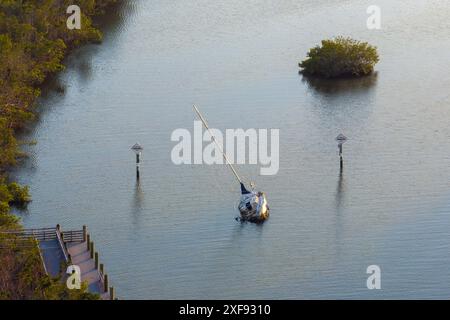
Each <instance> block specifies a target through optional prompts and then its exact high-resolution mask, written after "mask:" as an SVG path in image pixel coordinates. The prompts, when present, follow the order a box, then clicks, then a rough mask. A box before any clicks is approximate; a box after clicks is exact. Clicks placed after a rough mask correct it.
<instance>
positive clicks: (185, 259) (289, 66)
mask: <svg viewBox="0 0 450 320" xmlns="http://www.w3.org/2000/svg"><path fill="white" fill-rule="evenodd" d="M370 4H372V1H342V0H339V1H338V0H333V1H329V0H328V1H317V0H310V1H299V0H281V1H263V0H252V1H244V0H231V1H207V0H196V1H191V0H189V1H175V0H164V1H156V0H155V1H144V0H134V1H128V2H126V3H125V5H123V6H120V7H118V8H117V10H116V12H115V13H114V14H112V15H110V16H109V17H106V18H105V19H103V20H105V21H103V24H104V27H103V29H104V32H105V39H104V42H103V44H101V45H99V46H98V45H90V46H86V47H84V48H82V49H81V50H78V51H76V52H75V53H73V54H72V55H71V56H70V57H69V58H68V60H67V65H68V67H67V69H66V71H64V72H63V73H61V74H60V76H59V78H58V82H59V83H60V84H62V85H63V86H64V87H65V93H64V94H58V93H54V91H51V90H47V91H46V92H47V94H46V96H45V97H44V98H43V99H42V100H41V101H40V104H41V116H40V120H39V121H38V123H37V124H36V126H35V127H34V128H33V129H32V132H31V133H30V134H29V136H28V137H27V138H28V139H36V140H37V142H38V143H37V145H35V146H31V147H28V148H27V151H28V152H29V153H30V158H29V160H28V161H27V162H26V163H25V164H24V166H23V168H22V169H21V170H19V171H18V172H17V176H18V179H19V180H20V182H22V183H25V184H28V185H30V188H31V192H32V195H33V199H34V201H33V202H32V203H31V205H30V206H29V209H28V211H27V212H24V213H20V215H21V216H22V217H23V220H24V222H25V225H26V227H46V226H54V225H56V224H57V223H59V224H61V225H62V226H63V228H65V229H79V228H81V226H82V225H84V224H85V225H88V227H89V229H90V231H91V233H92V235H93V238H94V240H95V243H96V246H97V248H98V250H99V251H100V257H101V260H102V261H103V262H104V263H105V265H106V269H107V272H108V273H109V275H110V278H111V281H112V284H113V285H114V286H115V287H116V289H117V293H118V295H119V297H121V298H128V299H131V298H139V299H144V298H150V299H156V298H159V299H166V298H175V299H179V298H195V299H196V298H238V299H240V298H244V299H247V298H276V299H278V298H280V299H281V298H283V299H284V298H288V299H291V298H400V297H406V298H448V297H449V296H450V268H449V266H450V182H449V176H450V120H449V119H450V94H449V88H450V75H449V70H450V55H449V52H450V5H449V3H448V1H446V0H444V1H437V0H435V1H425V0H423V1H422V0H414V1H387V0H385V1H378V4H379V5H380V6H381V8H382V30H372V31H371V30H368V29H367V28H366V19H367V16H368V15H367V14H366V9H367V6H368V5H370ZM336 35H348V36H352V37H355V38H358V39H361V40H366V41H369V42H370V43H372V44H374V45H376V46H378V48H379V53H380V56H381V61H380V63H379V64H378V65H377V68H376V69H377V75H376V76H373V77H370V78H365V79H362V80H353V81H350V80H345V81H339V82H334V83H331V84H330V83H323V82H317V81H315V82H310V81H306V80H304V79H302V77H301V76H299V75H298V73H297V72H298V67H297V63H298V61H299V60H300V59H302V58H303V57H304V56H305V54H306V52H307V50H308V49H309V48H310V47H312V46H314V45H316V44H318V43H319V42H320V40H321V39H324V38H328V37H332V36H336ZM193 103H196V104H198V105H199V107H200V108H201V110H202V111H203V112H204V114H205V115H206V117H207V119H208V120H209V123H210V124H211V125H212V126H213V127H216V128H219V129H222V130H224V129H226V128H252V127H256V128H279V129H280V171H279V173H278V174H277V175H275V176H260V175H259V167H258V166H255V165H248V166H239V168H238V169H239V171H240V172H241V173H242V175H243V176H245V177H246V179H250V180H254V181H256V183H257V186H258V187H259V188H260V189H263V190H264V191H266V193H267V195H268V198H269V201H270V205H271V209H272V215H271V218H270V220H269V221H268V222H267V223H265V224H264V225H253V224H240V223H238V222H236V221H235V220H234V218H235V217H236V216H237V214H238V212H237V210H236V203H237V200H238V197H239V189H238V187H239V186H238V185H237V184H236V182H235V180H234V179H233V176H232V175H231V173H230V171H229V170H228V168H226V167H224V166H187V165H185V166H175V165H173V164H172V162H171V160H170V151H171V149H172V147H173V146H174V144H175V143H173V142H171V141H170V135H171V133H172V131H173V130H174V129H176V128H187V129H190V130H192V128H193V120H194V119H195V118H194V115H193V112H192V108H191V106H192V104H193ZM340 132H343V133H344V134H345V135H346V136H348V137H349V141H348V142H347V143H346V144H345V146H344V158H345V166H344V170H343V172H342V173H340V172H339V160H338V155H337V146H336V142H335V141H334V137H335V136H336V135H337V134H338V133H340ZM136 141H139V142H140V143H141V144H142V145H143V146H144V148H145V150H144V153H143V162H142V167H141V184H140V186H136V179H135V167H134V155H133V153H132V152H131V150H130V149H129V148H130V146H132V145H133V144H134V143H135V142H136ZM371 264H377V265H379V266H380V267H381V270H382V290H379V291H377V290H368V289H367V288H366V279H367V274H366V268H367V266H369V265H371Z"/></svg>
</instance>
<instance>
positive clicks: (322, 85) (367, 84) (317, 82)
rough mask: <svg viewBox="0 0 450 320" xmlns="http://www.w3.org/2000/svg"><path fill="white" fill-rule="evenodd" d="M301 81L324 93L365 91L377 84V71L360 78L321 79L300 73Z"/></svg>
mask: <svg viewBox="0 0 450 320" xmlns="http://www.w3.org/2000/svg"><path fill="white" fill-rule="evenodd" d="M300 75H301V76H302V82H306V83H307V85H308V87H309V88H311V89H313V90H315V91H317V92H320V93H325V94H340V93H346V92H348V91H352V92H355V91H367V90H369V89H371V88H372V87H374V86H375V85H376V84H377V80H378V72H374V73H373V74H371V75H368V76H364V77H360V78H339V79H323V78H319V77H313V76H306V75H303V74H301V73H300Z"/></svg>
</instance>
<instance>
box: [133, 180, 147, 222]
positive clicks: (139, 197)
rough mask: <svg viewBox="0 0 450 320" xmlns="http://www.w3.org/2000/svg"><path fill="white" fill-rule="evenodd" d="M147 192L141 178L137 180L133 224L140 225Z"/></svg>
mask: <svg viewBox="0 0 450 320" xmlns="http://www.w3.org/2000/svg"><path fill="white" fill-rule="evenodd" d="M144 202H145V194H144V191H143V190H142V186H141V183H140V181H139V180H136V184H135V187H134V195H133V200H132V204H131V215H132V217H133V224H134V225H138V224H139V220H140V217H141V216H142V212H143V210H144Z"/></svg>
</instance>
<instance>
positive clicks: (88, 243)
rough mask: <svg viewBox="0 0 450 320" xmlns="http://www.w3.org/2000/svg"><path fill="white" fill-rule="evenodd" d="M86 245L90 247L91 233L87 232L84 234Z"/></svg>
mask: <svg viewBox="0 0 450 320" xmlns="http://www.w3.org/2000/svg"><path fill="white" fill-rule="evenodd" d="M86 245H87V249H88V250H89V249H90V245H91V235H90V234H89V233H88V234H87V235H86Z"/></svg>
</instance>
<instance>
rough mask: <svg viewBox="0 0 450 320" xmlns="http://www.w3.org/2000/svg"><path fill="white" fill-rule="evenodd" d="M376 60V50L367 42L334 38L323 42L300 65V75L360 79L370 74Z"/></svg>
mask: <svg viewBox="0 0 450 320" xmlns="http://www.w3.org/2000/svg"><path fill="white" fill-rule="evenodd" d="M378 61H379V56H378V52H377V48H376V47H374V46H372V45H370V44H369V43H367V42H362V41H358V40H355V39H352V38H345V37H336V38H334V39H330V40H322V43H321V46H316V47H314V48H312V49H310V50H309V52H308V54H307V58H306V59H305V60H303V61H302V62H300V63H299V67H300V68H301V70H300V73H302V74H303V75H306V76H313V77H320V78H326V79H335V78H344V77H361V76H367V75H370V74H372V73H373V71H374V67H375V65H376V64H377V63H378Z"/></svg>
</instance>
